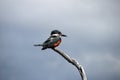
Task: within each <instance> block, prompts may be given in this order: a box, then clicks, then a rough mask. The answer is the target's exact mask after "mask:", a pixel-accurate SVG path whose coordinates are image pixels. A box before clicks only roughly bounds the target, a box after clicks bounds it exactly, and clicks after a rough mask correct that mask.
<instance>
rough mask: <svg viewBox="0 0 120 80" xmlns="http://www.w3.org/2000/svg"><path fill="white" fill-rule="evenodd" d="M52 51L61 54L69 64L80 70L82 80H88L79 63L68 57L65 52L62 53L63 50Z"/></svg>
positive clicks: (55, 49)
mask: <svg viewBox="0 0 120 80" xmlns="http://www.w3.org/2000/svg"><path fill="white" fill-rule="evenodd" d="M52 50H54V51H55V52H57V53H58V54H60V55H61V56H62V57H63V58H65V59H66V60H67V61H68V62H69V63H71V64H73V65H74V66H75V67H76V68H77V69H78V71H79V73H80V75H81V78H82V80H87V77H86V74H85V71H84V69H83V67H82V66H81V65H80V64H79V63H78V61H76V60H75V59H73V58H71V57H70V56H68V55H67V54H65V53H64V52H62V51H61V50H59V49H57V48H52Z"/></svg>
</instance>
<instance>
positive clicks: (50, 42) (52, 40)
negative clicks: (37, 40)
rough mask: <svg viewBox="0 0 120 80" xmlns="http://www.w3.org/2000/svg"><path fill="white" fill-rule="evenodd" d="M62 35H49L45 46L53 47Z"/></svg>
mask: <svg viewBox="0 0 120 80" xmlns="http://www.w3.org/2000/svg"><path fill="white" fill-rule="evenodd" d="M60 39H61V38H60V37H53V36H51V37H49V38H48V39H47V40H46V41H45V42H44V43H43V47H47V48H50V47H53V45H54V43H56V42H57V41H58V40H60Z"/></svg>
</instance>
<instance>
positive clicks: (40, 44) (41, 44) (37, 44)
mask: <svg viewBox="0 0 120 80" xmlns="http://www.w3.org/2000/svg"><path fill="white" fill-rule="evenodd" d="M34 46H43V45H42V44H34Z"/></svg>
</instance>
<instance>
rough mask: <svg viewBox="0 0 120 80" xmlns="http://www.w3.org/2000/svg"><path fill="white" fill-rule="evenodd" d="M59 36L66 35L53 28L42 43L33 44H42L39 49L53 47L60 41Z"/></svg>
mask: <svg viewBox="0 0 120 80" xmlns="http://www.w3.org/2000/svg"><path fill="white" fill-rule="evenodd" d="M61 37H67V35H64V34H62V33H61V32H60V31H59V30H53V31H51V34H50V37H49V38H48V39H47V40H46V41H45V42H44V43H43V44H35V45H34V46H42V49H41V50H45V49H47V48H55V47H57V46H59V44H60V43H61V41H62V39H61Z"/></svg>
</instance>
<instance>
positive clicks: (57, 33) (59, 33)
mask: <svg viewBox="0 0 120 80" xmlns="http://www.w3.org/2000/svg"><path fill="white" fill-rule="evenodd" d="M51 36H62V37H67V35H64V34H62V33H61V32H60V31H59V30H53V31H52V32H51Z"/></svg>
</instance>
